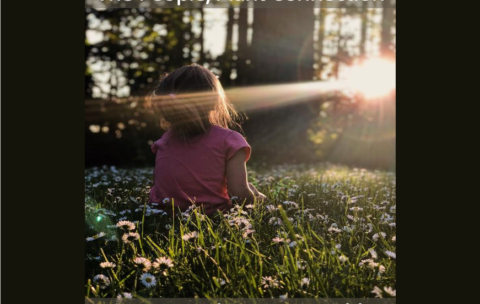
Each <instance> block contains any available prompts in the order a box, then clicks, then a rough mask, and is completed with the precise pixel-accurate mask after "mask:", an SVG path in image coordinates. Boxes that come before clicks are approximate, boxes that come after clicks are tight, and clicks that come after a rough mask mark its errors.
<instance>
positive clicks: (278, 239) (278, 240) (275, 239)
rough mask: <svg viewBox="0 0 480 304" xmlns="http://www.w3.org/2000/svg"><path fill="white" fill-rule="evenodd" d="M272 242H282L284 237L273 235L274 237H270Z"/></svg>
mask: <svg viewBox="0 0 480 304" xmlns="http://www.w3.org/2000/svg"><path fill="white" fill-rule="evenodd" d="M272 242H274V243H277V244H278V243H283V242H285V239H284V238H279V237H275V238H273V239H272Z"/></svg>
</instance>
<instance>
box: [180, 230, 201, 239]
mask: <svg viewBox="0 0 480 304" xmlns="http://www.w3.org/2000/svg"><path fill="white" fill-rule="evenodd" d="M197 237H198V232H197V231H193V232H190V233H187V234H184V235H183V236H182V240H184V241H188V240H190V239H191V238H197Z"/></svg>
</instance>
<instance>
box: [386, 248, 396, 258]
mask: <svg viewBox="0 0 480 304" xmlns="http://www.w3.org/2000/svg"><path fill="white" fill-rule="evenodd" d="M385 254H386V255H388V256H389V257H390V258H392V259H396V258H397V254H396V253H395V252H393V251H390V250H387V251H385Z"/></svg>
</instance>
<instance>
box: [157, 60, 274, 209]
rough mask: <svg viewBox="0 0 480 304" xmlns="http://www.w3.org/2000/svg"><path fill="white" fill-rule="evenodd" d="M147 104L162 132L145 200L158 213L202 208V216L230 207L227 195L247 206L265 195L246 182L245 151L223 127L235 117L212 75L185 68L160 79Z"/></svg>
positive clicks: (247, 154)
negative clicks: (151, 108)
mask: <svg viewBox="0 0 480 304" xmlns="http://www.w3.org/2000/svg"><path fill="white" fill-rule="evenodd" d="M151 102H152V104H153V106H154V108H155V109H158V111H159V114H160V126H161V127H162V128H163V129H164V130H167V131H166V133H165V134H164V135H163V136H162V138H161V139H159V140H158V141H156V142H155V143H154V144H153V145H152V147H151V148H152V152H153V153H154V154H155V155H156V158H155V171H154V182H153V187H152V189H151V192H150V202H151V203H157V204H158V205H159V207H160V208H161V209H164V210H165V211H168V210H169V208H170V210H171V205H170V203H171V202H173V203H174V207H175V209H178V208H179V209H180V210H182V211H185V210H187V209H188V208H189V207H190V206H192V204H193V205H196V206H200V207H203V209H204V211H205V213H206V214H207V215H212V214H215V213H216V211H217V210H219V211H223V210H228V209H230V208H231V207H232V202H231V201H230V198H229V194H230V195H231V196H236V197H238V198H239V199H240V200H242V201H243V200H246V201H247V202H253V201H254V199H255V198H260V199H263V198H265V195H263V194H262V193H260V192H258V191H257V189H255V187H253V185H251V184H249V183H248V182H247V169H246V165H245V163H246V162H247V160H248V159H249V158H250V151H251V148H250V146H249V145H248V143H247V142H246V141H245V139H244V138H243V137H242V136H241V135H240V134H239V133H238V132H235V131H232V130H230V129H229V127H232V126H235V125H237V126H238V124H235V123H234V118H237V113H236V112H235V110H234V108H233V106H232V105H231V104H230V103H229V102H228V100H227V99H226V97H225V93H224V91H223V88H222V85H221V84H220V82H219V81H218V79H217V77H216V76H215V75H214V74H213V73H212V72H210V71H209V70H207V69H206V68H204V67H201V66H198V65H189V66H184V67H181V68H179V69H177V70H175V71H174V72H172V73H171V74H169V75H167V76H164V78H163V79H162V80H161V81H160V83H159V85H158V86H157V88H156V89H155V90H154V92H153V94H152V98H151Z"/></svg>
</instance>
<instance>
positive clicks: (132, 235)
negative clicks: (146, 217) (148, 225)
mask: <svg viewBox="0 0 480 304" xmlns="http://www.w3.org/2000/svg"><path fill="white" fill-rule="evenodd" d="M139 238H140V235H139V234H138V233H136V232H129V233H125V234H124V235H123V236H122V240H123V241H124V242H125V244H128V243H131V242H133V241H136V240H138V239H139Z"/></svg>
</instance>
